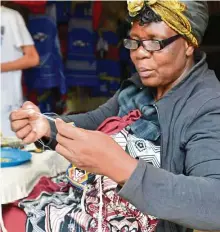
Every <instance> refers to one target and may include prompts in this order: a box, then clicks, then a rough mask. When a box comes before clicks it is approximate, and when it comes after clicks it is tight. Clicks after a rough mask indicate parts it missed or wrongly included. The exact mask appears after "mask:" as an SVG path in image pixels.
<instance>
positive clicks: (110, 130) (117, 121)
mask: <svg viewBox="0 0 220 232" xmlns="http://www.w3.org/2000/svg"><path fill="white" fill-rule="evenodd" d="M140 117H141V112H140V111H139V110H132V111H131V112H130V113H129V114H128V115H125V116H124V117H122V118H121V117H111V118H107V119H106V120H105V121H104V122H103V123H102V124H101V125H100V126H99V127H98V129H97V130H98V131H102V132H104V133H106V134H108V135H112V134H116V133H118V132H120V131H121V130H122V129H124V128H125V127H126V126H129V125H131V123H132V122H135V121H137V120H138V119H139V118H140Z"/></svg>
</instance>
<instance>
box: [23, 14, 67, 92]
mask: <svg viewBox="0 0 220 232" xmlns="http://www.w3.org/2000/svg"><path fill="white" fill-rule="evenodd" d="M28 29H29V31H30V33H31V35H32V37H33V39H34V42H35V46H36V49H37V51H38V53H39V55H40V65H39V66H38V67H35V68H32V69H29V70H26V71H25V72H24V78H25V79H24V80H25V82H26V84H27V87H28V88H29V89H49V88H53V87H59V88H60V92H61V93H65V92H66V86H65V84H66V83H65V76H64V72H63V63H62V57H61V54H60V50H59V43H58V35H57V28H56V24H55V22H54V21H53V20H52V19H51V18H50V17H49V16H46V15H45V16H33V17H32V18H31V19H30V21H29V24H28Z"/></svg>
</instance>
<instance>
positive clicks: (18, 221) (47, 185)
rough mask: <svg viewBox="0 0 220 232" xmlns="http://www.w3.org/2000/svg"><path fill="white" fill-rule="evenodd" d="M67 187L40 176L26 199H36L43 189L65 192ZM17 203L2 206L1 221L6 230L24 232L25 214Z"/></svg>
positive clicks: (45, 190) (49, 191) (51, 191)
mask: <svg viewBox="0 0 220 232" xmlns="http://www.w3.org/2000/svg"><path fill="white" fill-rule="evenodd" d="M68 187H69V185H68V184H61V185H58V184H56V183H54V182H52V181H51V179H50V178H48V177H42V178H41V179H40V180H39V182H38V184H37V185H36V186H35V187H34V189H33V191H32V192H31V193H30V195H29V196H28V197H27V198H26V199H36V198H37V197H38V196H39V195H40V194H41V193H42V192H43V191H44V192H48V193H53V192H60V191H62V192H65V191H67V190H68ZM18 203H19V201H17V202H14V203H12V204H8V205H4V206H3V209H2V212H3V221H4V224H5V228H6V229H7V231H8V232H25V224H26V219H27V216H26V214H25V212H24V211H23V210H22V209H20V208H18V206H17V205H18ZM12 222H13V223H12Z"/></svg>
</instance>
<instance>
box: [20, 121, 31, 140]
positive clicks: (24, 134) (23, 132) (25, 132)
mask: <svg viewBox="0 0 220 232" xmlns="http://www.w3.org/2000/svg"><path fill="white" fill-rule="evenodd" d="M31 131H32V127H31V125H29V124H28V125H26V126H25V127H24V128H22V129H20V130H18V131H17V132H16V136H17V137H18V138H20V139H24V138H26V137H27V136H28V135H29V134H30V133H31Z"/></svg>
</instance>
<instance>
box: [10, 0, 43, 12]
mask: <svg viewBox="0 0 220 232" xmlns="http://www.w3.org/2000/svg"><path fill="white" fill-rule="evenodd" d="M12 2H15V3H17V4H19V5H22V6H26V7H27V8H28V9H29V10H30V11H31V12H32V13H34V14H43V13H45V10H46V3H47V1H44V0H40V1H33V0H32V1H19V0H13V1H12Z"/></svg>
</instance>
